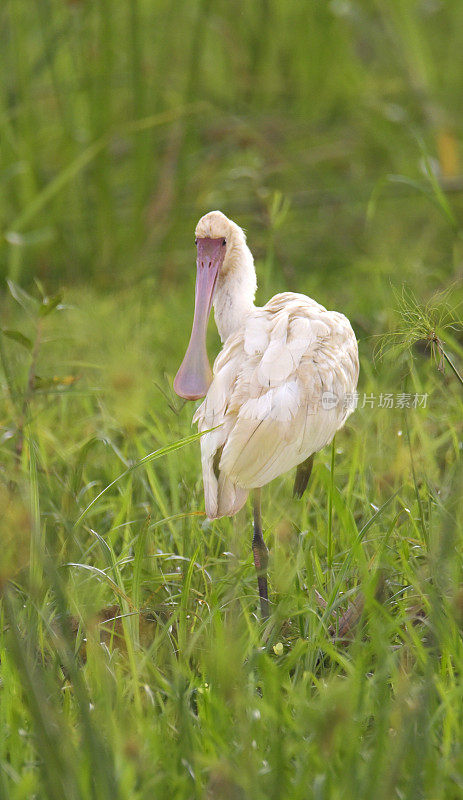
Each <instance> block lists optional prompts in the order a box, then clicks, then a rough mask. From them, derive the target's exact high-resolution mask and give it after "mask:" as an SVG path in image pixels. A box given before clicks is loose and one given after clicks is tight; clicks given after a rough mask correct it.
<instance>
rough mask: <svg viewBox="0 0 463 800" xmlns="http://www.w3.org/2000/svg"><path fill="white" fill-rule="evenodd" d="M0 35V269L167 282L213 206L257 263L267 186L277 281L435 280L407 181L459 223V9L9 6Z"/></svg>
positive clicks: (444, 246) (418, 4)
mask: <svg viewBox="0 0 463 800" xmlns="http://www.w3.org/2000/svg"><path fill="white" fill-rule="evenodd" d="M0 30H1V38H2V48H1V52H0V66H1V76H2V80H1V87H0V126H1V140H2V149H1V171H0V220H1V231H2V240H1V243H0V244H1V251H0V274H3V275H4V276H6V275H8V276H9V277H12V278H13V279H24V280H30V279H31V278H32V277H34V276H38V277H40V278H41V279H44V280H46V282H47V284H48V285H49V286H50V287H51V288H53V286H54V285H57V284H60V282H62V281H66V282H68V281H70V280H71V281H76V280H89V279H92V280H94V281H96V282H97V283H98V284H101V285H103V286H109V285H111V286H112V285H114V282H115V281H116V282H117V281H126V282H132V281H133V280H134V279H139V278H141V277H143V276H145V275H147V274H150V275H155V276H156V277H157V278H158V279H159V278H160V277H162V278H163V279H164V280H165V281H167V282H169V281H172V280H176V279H177V278H178V277H179V276H183V275H185V274H186V272H187V270H188V269H189V263H190V262H191V251H190V245H191V230H192V228H193V226H194V223H195V221H196V219H197V217H198V216H199V215H200V214H201V213H204V212H205V211H206V210H209V209H211V208H215V207H219V208H221V209H222V210H224V211H225V212H226V213H229V215H230V216H232V217H233V216H234V215H235V216H238V219H239V221H240V222H241V223H243V224H245V225H246V227H248V228H249V230H250V231H252V234H253V239H254V246H255V249H256V251H257V254H259V253H262V252H263V251H264V249H265V248H266V245H267V244H268V237H269V236H273V233H274V232H273V231H272V224H271V223H272V205H273V203H274V195H275V192H278V193H281V195H282V196H283V197H285V198H287V199H288V201H289V202H290V208H291V211H290V213H289V215H288V217H287V219H286V221H285V225H284V226H282V227H281V228H280V229H279V230H278V233H277V234H275V238H276V242H275V247H276V252H277V253H278V258H279V261H280V263H281V267H282V269H283V272H284V274H285V276H286V279H287V281H288V282H290V281H292V280H294V279H295V277H296V276H297V277H298V278H299V277H300V276H301V275H304V274H305V272H306V271H307V269H309V268H312V269H316V270H319V271H324V272H325V271H333V270H334V271H335V270H341V271H343V270H346V269H347V270H349V266H350V265H351V264H352V261H353V259H360V258H364V259H367V260H368V259H370V258H375V259H376V258H377V257H378V255H380V257H381V261H382V262H383V263H384V264H385V267H384V268H385V269H390V268H391V267H390V264H393V263H394V262H395V260H396V259H398V258H400V260H401V261H403V259H404V257H405V256H406V257H407V258H408V260H409V261H410V260H411V261H413V260H414V259H416V258H417V257H422V256H423V254H426V261H427V263H428V265H429V267H430V268H432V267H441V266H442V263H441V262H442V255H443V253H444V252H445V256H446V262H447V268H448V270H451V268H452V249H453V243H454V236H453V235H452V233H450V232H446V231H445V228H444V227H443V226H439V225H438V224H435V225H432V224H430V220H431V221H435V218H436V215H437V214H438V213H439V212H438V210H436V209H433V208H430V206H429V202H427V201H426V196H425V194H423V193H422V192H420V190H419V189H417V187H416V184H417V183H422V184H423V185H424V187H426V184H427V182H428V179H427V177H426V175H425V168H424V154H427V155H428V156H429V158H430V159H431V165H432V169H433V170H434V171H435V173H436V174H437V175H438V177H439V178H441V179H442V180H443V181H444V183H445V186H446V189H447V190H448V191H450V192H451V197H452V203H453V202H454V203H456V204H457V205H458V207H459V209H460V211H461V192H460V190H461V186H460V182H459V178H460V157H461V153H460V134H461V128H462V114H463V112H462V107H461V103H460V102H459V98H461V96H463V73H462V71H461V69H460V66H459V62H460V59H459V55H460V53H461V50H462V47H463V8H462V6H461V3H460V2H459V0H448V1H447V2H445V3H443V2H438V0H394V1H392V0H391V2H384V3H383V2H349V0H331V1H330V2H325V0H323V2H322V0H310V1H309V0H305V1H304V2H300V1H298V0H286V1H285V2H284V3H278V2H272V0H258V2H255V3H247V2H244V0H234V2H228V0H215V2H211V0H197V2H184V0H183V1H182V0H156V2H151V0H131V2H130V3H123V2H108V0H106V2H105V1H104V0H98V2H88V1H87V0H68V2H66V0H35V2H32V1H30V0H8V2H5V3H4V4H3V5H2V8H1V10H0ZM389 175H395V176H402V178H403V179H405V183H404V182H402V183H401V184H399V183H397V182H395V183H391V182H388V177H387V176H389ZM407 179H408V180H409V181H410V183H408V184H407V182H406V181H407ZM413 182H415V183H413ZM369 202H370V212H371V213H370V216H369V222H368V225H365V207H366V206H367V204H368V203H369ZM378 206H379V207H380V213H375V211H376V210H377V208H378ZM453 233H455V231H453ZM400 269H401V271H403V269H404V268H403V264H402V263H401V264H400Z"/></svg>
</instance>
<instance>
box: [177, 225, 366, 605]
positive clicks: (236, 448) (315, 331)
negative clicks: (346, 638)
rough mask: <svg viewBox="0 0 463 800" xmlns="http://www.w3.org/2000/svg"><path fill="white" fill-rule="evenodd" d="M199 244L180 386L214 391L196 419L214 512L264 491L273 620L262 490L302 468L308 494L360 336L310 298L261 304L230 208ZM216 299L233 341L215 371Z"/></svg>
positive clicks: (349, 394)
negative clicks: (211, 355) (209, 339)
mask: <svg viewBox="0 0 463 800" xmlns="http://www.w3.org/2000/svg"><path fill="white" fill-rule="evenodd" d="M196 247H197V261H196V268H197V276H196V298H195V315H194V321H193V328H192V332H191V337H190V343H189V345H188V349H187V351H186V354H185V358H184V359H183V362H182V364H181V366H180V369H179V371H178V373H177V375H176V377H175V381H174V389H175V391H176V393H177V394H178V395H179V396H180V397H184V398H186V399H187V400H197V399H199V398H201V397H205V400H204V402H203V403H202V404H201V406H200V407H199V408H198V410H197V411H196V413H195V415H194V417H193V421H194V422H197V423H198V428H199V430H200V431H210V432H209V433H206V434H205V435H204V436H203V437H202V438H201V460H202V469H203V481H204V497H205V504H206V514H207V516H208V517H209V518H211V519H214V518H217V517H224V516H232V515H233V514H236V512H237V511H239V510H240V508H242V506H243V505H244V503H245V502H246V499H247V497H248V494H249V492H250V490H251V489H253V490H254V538H253V540H252V549H253V553H254V563H255V566H256V570H257V575H258V585H259V596H260V604H261V612H262V616H263V617H267V616H268V592H267V562H268V550H267V547H266V545H265V542H264V538H263V535H262V522H261V511H260V487H262V486H264V485H265V484H266V483H269V481H271V480H273V478H276V477H277V476H278V475H281V474H282V473H283V472H286V471H287V470H289V469H292V468H293V467H296V466H297V467H298V472H297V476H296V483H295V493H296V494H297V495H299V496H301V495H302V493H303V491H304V489H305V487H306V485H307V481H308V479H309V475H310V470H311V466H312V456H313V454H314V453H316V452H317V451H318V450H321V448H322V447H325V445H327V444H329V442H331V440H332V438H333V436H334V434H335V433H336V431H337V430H338V429H339V428H341V427H342V426H343V425H344V423H345V421H346V419H347V417H348V416H349V414H350V413H351V412H352V410H353V407H354V404H353V402H352V398H353V395H354V393H355V390H356V387H357V379H358V370H359V366H358V349H357V341H356V338H355V335H354V332H353V330H352V328H351V325H350V323H349V320H348V319H347V318H346V317H345V316H344V315H343V314H340V313H338V312H336V311H327V310H326V309H325V308H324V307H323V306H321V305H320V304H319V303H316V302H315V300H311V299H310V298H309V297H306V296H305V295H303V294H295V293H293V292H284V293H283V294H277V295H275V297H272V299H271V300H269V302H268V303H267V304H266V305H265V306H262V307H258V306H255V305H254V296H255V292H256V273H255V269H254V262H253V258H252V254H251V251H250V250H249V248H248V246H247V244H246V238H245V235H244V232H243V231H242V229H241V228H240V227H239V226H238V225H236V224H235V223H234V222H232V221H231V220H229V219H228V218H227V217H226V216H225V215H224V214H222V213H221V212H220V211H211V212H210V213H209V214H206V215H205V216H204V217H202V218H201V219H200V220H199V222H198V224H197V226H196ZM212 305H213V306H214V316H215V321H216V324H217V328H218V331H219V334H220V338H221V340H222V343H223V347H222V350H221V352H220V353H219V355H218V356H217V358H216V360H215V363H214V368H213V370H212V371H211V368H210V366H209V361H208V358H207V353H206V329H207V322H208V318H209V314H210V310H211V307H212ZM211 428H214V430H212V431H211V430H210V429H211Z"/></svg>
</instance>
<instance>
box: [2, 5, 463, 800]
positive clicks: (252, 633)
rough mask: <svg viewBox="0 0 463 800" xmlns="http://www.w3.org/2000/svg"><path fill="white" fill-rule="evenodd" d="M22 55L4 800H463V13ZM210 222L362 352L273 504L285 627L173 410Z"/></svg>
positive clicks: (267, 500) (236, 17) (140, 33)
mask: <svg viewBox="0 0 463 800" xmlns="http://www.w3.org/2000/svg"><path fill="white" fill-rule="evenodd" d="M0 40H1V47H0V64H1V73H0V131H1V134H0V135H1V152H0V220H1V222H0V226H1V235H0V279H1V298H0V314H1V319H0V327H1V329H2V331H1V333H0V364H1V366H0V385H1V389H2V394H1V398H0V537H1V542H0V546H1V551H0V593H1V594H2V600H1V611H0V798H2V800H3V798H8V800H22V799H26V798H27V799H29V798H40V800H42V799H43V800H55V798H56V800H62V798H66V799H67V798H69V799H70V800H74V799H76V800H77V799H78V798H95V800H104V799H105V798H108V800H116V798H121V799H125V798H127V799H129V798H130V800H141V798H152V797H157V798H165V797H172V798H206V799H207V800H209V799H212V798H214V800H216V799H217V800H248V798H249V799H250V798H252V799H253V800H259V798H262V800H263V799H264V798H265V799H266V800H267V798H275V800H276V799H277V798H281V799H282V800H286V799H289V798H295V799H298V798H300V800H307V798H313V799H314V800H327V799H328V798H333V799H335V798H347V799H348V800H353V799H354V798H359V800H360V798H361V799H362V800H365V799H366V798H373V797H374V798H375V799H376V800H381V799H384V800H389V799H390V798H400V799H401V800H404V799H405V798H406V799H407V800H412V798H413V799H416V800H419V799H420V798H430V799H431V798H432V800H440V799H441V798H442V800H444V799H445V800H453V798H461V797H463V752H462V717H463V685H462V673H463V651H462V641H461V627H462V624H463V582H462V557H461V554H462V544H463V522H462V511H461V491H462V470H461V449H462V420H463V414H462V411H463V395H462V388H463V387H462V382H463V381H462V379H461V364H462V361H463V338H462V328H461V325H460V324H459V321H458V320H459V303H461V300H462V299H463V290H462V281H461V279H462V275H463V239H462V231H463V216H462V212H463V202H462V199H463V194H462V192H463V173H462V162H461V158H462V150H461V147H462V133H463V104H462V97H463V69H462V61H461V53H462V52H463V4H462V3H461V2H460V0H446V2H442V0H382V2H379V1H377V0H369V2H367V1H366V0H285V2H278V0H256V2H253V3H249V2H245V0H234V1H233V2H229V1H227V0H214V2H212V0H190V1H189V2H187V1H186V0H130V2H127V3H126V2H122V0H112V2H110V1H109V0H95V1H94V2H90V0H68V1H67V2H66V0H35V2H34V0H4V2H3V3H2V4H1V8H0ZM213 208H220V209H221V210H223V211H224V212H225V213H227V214H228V215H229V216H231V217H232V218H233V219H235V220H236V221H237V222H238V223H239V224H241V225H243V226H244V227H245V228H246V229H247V232H248V240H249V244H250V246H251V249H252V250H253V252H254V254H255V257H256V266H257V272H258V279H259V287H260V288H259V293H258V301H260V302H265V300H266V299H267V298H268V297H269V296H270V295H271V294H273V293H274V292H276V291H282V290H285V289H291V290H296V291H300V292H304V293H307V294H309V295H311V296H312V297H315V298H316V299H317V300H319V301H320V302H322V303H323V304H324V305H326V306H327V307H329V308H336V309H338V310H341V311H343V312H344V313H346V314H347V315H348V316H349V318H350V319H351V321H352V324H353V326H354V329H355V331H356V334H357V336H358V339H359V348H360V356H361V377H360V384H359V391H360V404H359V409H358V410H357V412H356V413H355V414H354V415H353V416H352V417H351V419H350V421H349V424H348V426H347V428H346V429H345V430H344V431H342V432H341V433H340V434H339V435H338V437H337V439H336V443H335V445H334V446H333V447H332V448H331V449H328V450H327V451H324V452H323V453H321V454H320V455H319V456H318V457H317V459H316V464H315V467H314V471H313V476H312V478H311V482H310V486H309V490H308V492H307V494H306V496H305V497H304V499H303V500H302V501H295V500H293V499H292V498H291V480H292V476H290V475H289V476H283V477H281V478H280V479H278V480H276V481H274V482H273V484H272V485H271V486H270V487H269V488H267V490H266V492H265V495H264V524H265V529H266V533H265V535H266V539H267V541H268V543H269V546H270V548H271V571H270V580H271V597H272V602H273V613H272V618H271V620H270V623H269V624H268V625H267V626H264V627H263V626H262V624H261V623H260V621H259V618H258V613H257V593H256V587H255V579H254V573H253V564H252V557H251V550H250V537H251V533H250V520H249V510H247V511H245V512H242V513H240V515H238V516H237V517H236V518H235V519H233V520H220V521H218V522H214V523H210V522H208V521H206V520H205V519H204V515H203V513H202V509H203V498H202V485H201V475H200V462H199V456H198V443H197V441H195V440H194V441H191V439H190V438H189V437H191V436H192V435H193V434H192V431H191V428H190V421H191V416H192V412H193V408H192V404H182V403H181V402H180V401H179V399H178V398H176V397H175V396H174V394H173V391H172V378H173V376H174V374H175V372H176V369H177V367H178V364H179V362H180V360H181V357H182V355H183V351H184V347H185V344H186V342H187V339H188V335H189V328H190V324H191V318H192V307H193V287H194V273H195V262H194V258H195V252H194V246H193V231H194V225H195V223H196V221H197V219H198V218H199V216H200V215H202V214H203V213H204V212H206V211H207V210H210V209H213ZM209 344H210V352H211V354H212V353H215V352H217V349H218V346H219V342H218V338H217V335H216V333H215V330H214V328H213V326H212V325H211V331H210V343H209ZM364 393H365V394H366V395H368V396H369V395H371V394H372V395H374V396H375V398H376V399H375V402H374V407H370V404H369V403H366V404H363V396H364ZM386 393H389V394H393V396H394V400H395V407H394V408H387V407H384V402H385V401H384V398H383V404H382V406H381V404H380V397H381V396H382V395H384V394H386ZM400 393H406V394H410V395H411V398H412V400H411V405H413V396H414V394H415V393H419V394H420V395H423V394H425V395H427V403H426V407H424V408H423V407H421V408H413V407H410V408H407V407H404V408H400V407H397V395H399V394H400ZM406 405H407V403H405V406H406ZM185 440H186V441H185ZM150 454H151V455H150ZM346 611H347V616H346ZM349 621H350V625H347V623H348V622H349ZM346 627H349V630H348V631H347V632H346V630H345V628H346Z"/></svg>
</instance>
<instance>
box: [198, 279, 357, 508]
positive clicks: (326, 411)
mask: <svg viewBox="0 0 463 800" xmlns="http://www.w3.org/2000/svg"><path fill="white" fill-rule="evenodd" d="M213 372H214V378H213V381H212V384H211V386H210V388H209V391H208V393H207V396H206V398H205V400H204V402H203V403H202V405H201V406H200V407H199V409H198V410H197V412H196V414H195V416H194V421H197V422H198V428H199V430H200V431H206V430H210V429H211V428H216V430H214V431H212V432H211V433H207V434H205V435H204V436H203V437H202V439H201V454H202V467H203V478H204V489H205V498H206V513H207V515H208V516H209V517H218V516H224V515H231V514H234V513H236V511H237V510H238V509H239V508H240V507H241V506H242V505H243V504H244V502H245V501H246V497H247V494H248V491H249V490H250V489H252V488H255V487H259V486H263V485H264V484H266V483H268V482H269V481H271V480H272V479H273V478H275V477H277V476H278V475H281V474H282V473H283V472H286V471H287V470H289V469H291V468H292V467H294V466H296V465H297V464H299V463H300V462H301V461H304V460H305V459H306V458H308V457H309V456H310V455H311V454H312V453H314V452H316V451H317V450H320V449H321V448H322V447H324V446H325V445H326V444H328V443H329V442H330V441H331V439H332V438H333V436H334V434H335V433H336V431H337V430H338V428H340V427H341V426H342V425H343V424H344V422H345V420H346V419H347V417H348V416H349V414H350V413H351V411H352V410H353V408H352V406H351V405H350V406H349V405H348V404H346V403H345V402H344V398H345V397H348V396H349V395H352V394H353V393H354V392H355V389H356V386H357V378H358V350H357V341H356V339H355V335H354V332H353V330H352V328H351V326H350V323H349V321H348V320H347V318H346V317H345V316H344V315H343V314H339V313H337V312H334V311H327V310H326V309H325V308H323V306H321V305H319V304H318V303H316V302H315V301H314V300H311V299H310V298H308V297H306V296H305V295H302V294H294V293H290V292H286V293H284V294H279V295H275V297H273V298H272V299H271V300H270V301H269V302H268V303H267V305H265V306H264V307H263V308H254V309H253V311H252V312H251V313H250V314H249V315H248V317H247V318H246V320H245V322H244V325H243V327H242V328H241V329H240V330H239V331H238V332H237V333H234V334H233V335H231V336H229V338H228V339H227V340H226V342H225V344H224V347H223V349H222V351H221V353H220V354H219V355H218V357H217V359H216V361H215V364H214V370H213ZM325 393H330V394H331V395H334V396H336V397H338V399H339V400H338V403H337V405H334V406H332V407H330V408H324V403H323V399H324V396H326V394H325ZM217 426H218V427H217Z"/></svg>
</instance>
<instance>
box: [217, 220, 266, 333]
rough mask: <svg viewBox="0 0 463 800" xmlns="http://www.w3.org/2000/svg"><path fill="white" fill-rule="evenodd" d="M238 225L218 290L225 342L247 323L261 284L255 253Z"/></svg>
mask: <svg viewBox="0 0 463 800" xmlns="http://www.w3.org/2000/svg"><path fill="white" fill-rule="evenodd" d="M235 227H236V229H237V230H236V231H234V232H233V237H232V238H231V241H229V244H228V247H227V255H226V257H225V261H224V263H223V266H222V269H221V270H220V273H219V277H218V279H217V287H216V290H215V293H214V317H215V323H216V325H217V330H218V331H219V335H220V338H221V340H222V342H224V341H225V340H226V339H228V337H229V336H230V335H231V334H232V333H235V332H236V331H237V330H239V328H241V326H242V325H243V323H244V320H245V319H246V317H247V316H248V315H249V313H250V312H251V311H252V309H253V308H254V297H255V294H256V288H257V283H256V271H255V269H254V260H253V257H252V253H251V251H250V249H249V247H248V246H247V244H246V239H245V237H244V233H243V231H242V230H241V228H238V226H235Z"/></svg>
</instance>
